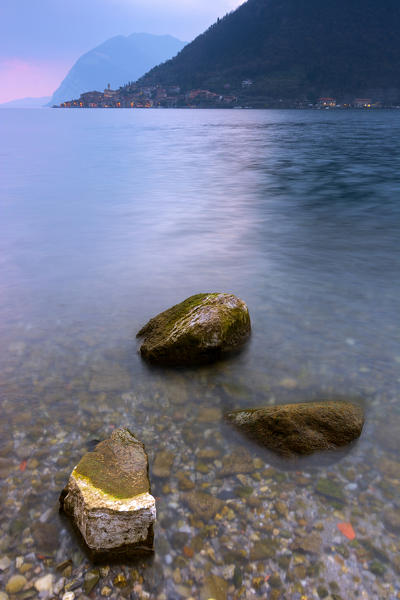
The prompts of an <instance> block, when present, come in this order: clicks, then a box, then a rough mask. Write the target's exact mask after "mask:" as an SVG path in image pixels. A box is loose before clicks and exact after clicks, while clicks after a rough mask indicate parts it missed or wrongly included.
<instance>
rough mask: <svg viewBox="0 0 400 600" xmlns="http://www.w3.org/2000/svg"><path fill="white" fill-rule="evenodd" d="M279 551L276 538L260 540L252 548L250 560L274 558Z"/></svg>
mask: <svg viewBox="0 0 400 600" xmlns="http://www.w3.org/2000/svg"><path fill="white" fill-rule="evenodd" d="M276 551H277V542H276V540H258V541H256V542H255V543H254V545H253V547H252V548H250V561H257V560H265V559H268V558H274V557H275V555H276Z"/></svg>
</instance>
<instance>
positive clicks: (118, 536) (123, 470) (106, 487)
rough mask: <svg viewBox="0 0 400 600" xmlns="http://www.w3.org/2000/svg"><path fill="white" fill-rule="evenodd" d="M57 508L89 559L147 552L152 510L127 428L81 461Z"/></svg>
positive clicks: (142, 465)
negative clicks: (63, 515) (77, 536)
mask: <svg viewBox="0 0 400 600" xmlns="http://www.w3.org/2000/svg"><path fill="white" fill-rule="evenodd" d="M60 503H61V507H62V509H63V510H64V512H65V513H66V514H67V515H68V516H70V517H71V518H72V520H73V523H74V525H75V527H76V529H77V530H78V531H79V532H80V535H81V536H82V539H83V542H84V544H85V547H86V550H87V552H88V554H89V556H90V557H91V558H92V559H93V560H110V559H114V558H123V557H126V558H128V557H130V556H136V555H137V554H143V553H149V552H152V551H153V537H154V533H153V525H154V522H155V519H156V507H155V498H154V497H153V496H152V495H151V494H150V482H149V478H148V459H147V454H146V451H145V448H144V445H143V444H142V442H140V441H139V440H137V439H136V438H135V437H134V436H133V435H132V433H131V432H130V431H129V430H128V429H116V430H114V431H113V432H112V434H111V436H110V437H109V438H108V439H106V440H104V441H103V442H100V443H98V444H97V445H96V447H95V448H94V450H93V452H87V453H86V454H85V455H84V456H83V457H82V459H81V460H80V462H79V464H78V465H77V466H76V467H75V469H74V470H73V472H72V473H71V475H70V478H69V481H68V484H67V486H66V488H65V489H64V490H63V491H62V493H61V497H60ZM92 580H93V581H94V578H92ZM92 580H91V581H92ZM88 585H89V583H88ZM89 587H90V586H89ZM85 589H86V588H85ZM87 593H88V592H87Z"/></svg>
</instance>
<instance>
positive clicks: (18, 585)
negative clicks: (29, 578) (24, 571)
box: [6, 575, 26, 594]
mask: <svg viewBox="0 0 400 600" xmlns="http://www.w3.org/2000/svg"><path fill="white" fill-rule="evenodd" d="M25 584H26V577H24V576H23V575H13V576H12V577H11V578H10V579H9V580H8V582H7V585H6V592H7V593H8V594H18V592H20V591H21V590H22V589H23V587H24V586H25Z"/></svg>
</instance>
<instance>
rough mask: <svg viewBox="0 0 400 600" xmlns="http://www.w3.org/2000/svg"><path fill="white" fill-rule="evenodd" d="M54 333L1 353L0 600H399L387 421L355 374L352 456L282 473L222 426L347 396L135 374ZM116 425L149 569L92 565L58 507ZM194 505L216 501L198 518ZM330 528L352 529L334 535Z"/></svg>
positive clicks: (90, 342) (110, 354)
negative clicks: (139, 462) (148, 487)
mask: <svg viewBox="0 0 400 600" xmlns="http://www.w3.org/2000/svg"><path fill="white" fill-rule="evenodd" d="M64 333H65V332H60V335H59V337H57V336H56V335H53V337H52V339H51V340H49V339H48V337H47V335H46V331H44V330H40V329H31V330H29V331H25V330H24V334H23V336H22V333H21V341H18V340H17V341H16V340H15V335H14V336H13V339H10V340H9V343H8V346H7V340H5V341H6V348H8V352H6V353H5V355H4V359H2V365H1V367H2V373H3V377H2V385H1V413H2V419H1V424H0V428H1V436H0V439H1V444H0V471H1V483H0V504H1V513H0V589H1V592H0V600H5V599H6V598H7V597H9V598H14V597H15V598H18V599H21V600H27V599H29V598H37V597H40V598H43V599H46V598H49V599H50V598H63V599H64V600H74V598H76V599H79V598H80V599H81V600H83V599H84V598H86V597H91V598H97V597H99V598H100V597H104V598H106V597H109V598H118V597H126V598H135V599H136V598H138V599H140V598H150V599H153V598H154V599H157V600H172V599H179V598H182V599H183V598H185V599H189V598H193V599H195V600H197V599H200V600H203V599H205V600H207V599H208V598H214V599H215V600H224V599H225V598H227V599H236V598H238V599H239V598H244V599H246V600H247V599H249V600H250V599H253V598H254V599H255V598H271V599H274V600H278V599H288V600H289V599H290V600H306V599H308V600H311V599H314V598H315V599H317V598H328V599H332V600H340V599H342V600H352V599H357V598H368V599H372V598H379V599H381V598H382V599H388V600H392V599H395V598H400V583H399V579H400V578H399V573H400V560H399V556H400V540H399V537H398V527H399V510H398V507H397V505H396V502H397V498H398V496H399V492H400V462H399V461H398V450H399V449H398V441H397V435H396V431H398V423H399V420H400V416H399V415H398V413H397V414H396V401H397V398H395V397H393V395H392V394H391V392H390V389H389V390H386V391H385V389H384V386H380V388H379V389H380V391H379V394H378V392H377V390H376V389H374V388H373V387H372V385H371V381H370V380H369V379H368V368H367V367H363V366H362V365H361V366H360V370H359V372H358V373H356V374H354V378H353V380H352V381H350V383H349V380H347V382H345V383H346V386H349V385H350V387H351V389H352V393H353V394H354V395H356V394H357V395H360V396H368V408H367V410H366V413H367V421H366V425H365V428H364V432H363V435H362V438H361V440H360V442H358V443H357V444H356V445H355V446H353V447H352V448H351V449H350V451H349V452H348V453H347V454H343V455H341V456H340V460H339V459H337V460H336V459H335V460H333V461H331V462H330V463H329V464H326V465H324V464H323V463H322V461H321V460H320V459H319V458H317V459H316V460H312V459H304V460H303V459H302V460H301V461H300V460H299V461H298V462H297V463H293V461H288V462H285V461H277V460H276V459H275V458H274V457H273V456H272V455H271V454H269V453H267V452H266V451H264V450H261V449H258V448H256V447H255V446H253V445H251V444H249V443H248V442H246V441H245V440H244V439H243V438H241V437H240V436H239V435H236V434H234V433H233V432H232V431H231V430H230V428H229V427H227V425H226V424H224V422H223V419H222V416H223V413H224V412H225V411H226V410H230V409H232V408H236V407H237V408H240V407H244V406H248V405H252V406H256V405H262V404H274V403H276V402H282V403H283V402H286V401H289V402H290V401H296V400H298V399H304V398H310V399H312V398H316V397H318V395H321V394H325V395H329V394H330V393H333V392H339V393H340V392H344V389H343V390H340V389H338V386H336V387H335V389H334V390H333V388H329V386H327V387H326V388H325V389H324V390H321V389H320V387H319V386H318V381H319V380H320V377H319V376H318V374H317V373H306V372H305V371H304V370H302V372H301V373H295V372H294V370H293V369H292V370H291V371H290V372H289V373H288V372H287V370H285V366H284V365H283V364H282V365H281V368H279V367H278V368H276V369H275V371H274V373H272V374H269V373H266V372H264V371H261V370H257V368H251V366H247V368H245V369H238V368H237V362H235V361H224V362H221V363H218V364H216V365H212V366H210V367H202V368H200V369H197V370H196V371H173V370H153V369H148V368H146V367H143V370H142V371H140V372H139V373H138V372H137V371H136V374H133V373H132V370H131V369H130V366H129V362H128V360H127V355H126V352H124V351H118V350H113V344H112V343H110V348H109V349H108V350H105V349H104V340H103V336H104V331H103V330H100V331H99V332H97V333H96V331H93V332H88V331H87V329H85V330H84V331H83V330H82V331H81V332H80V331H79V329H78V328H77V329H76V331H71V330H70V332H69V333H70V335H71V337H72V338H73V341H74V349H72V347H71V345H70V344H69V343H68V342H67V341H66V337H65V335H64ZM120 334H121V332H120ZM114 335H115V338H116V339H118V332H117V330H115V331H114ZM115 347H116V346H115ZM134 360H138V361H139V358H138V357H135V358H134ZM239 360H240V359H239ZM393 360H394V363H397V362H399V359H398V357H397V358H396V357H394V359H393ZM324 368H325V369H326V365H325V367H324ZM325 376H326V372H325ZM363 377H364V379H363ZM365 377H366V379H365ZM325 379H329V377H328V378H327V377H325ZM332 379H334V373H332ZM378 383H379V382H378ZM342 385H343V387H345V386H344V382H342ZM339 387H340V385H339ZM383 403H385V406H386V407H389V405H390V410H391V418H390V419H389V420H388V419H385V415H383V414H382V411H381V410H380V409H379V407H380V406H382V404H383ZM120 426H127V427H129V428H130V429H131V430H132V431H133V432H134V433H135V435H137V436H138V437H139V438H140V439H141V440H142V441H143V442H144V443H145V446H146V450H147V452H148V454H149V460H150V479H151V484H152V493H153V494H154V496H155V497H156V499H157V513H158V519H157V525H156V530H155V554H154V556H153V557H152V558H150V559H146V560H144V559H143V560H138V561H136V562H133V563H130V564H125V565H121V564H111V565H100V566H94V565H93V564H91V563H90V561H89V560H88V559H87V557H86V556H85V554H84V552H83V551H82V549H81V548H80V547H79V545H78V543H77V540H76V537H75V534H74V532H73V531H72V530H71V528H70V526H69V523H68V521H67V519H65V518H64V517H63V516H60V515H59V512H58V496H59V493H60V491H61V489H62V488H63V486H64V485H65V483H66V482H67V480H68V476H69V474H70V472H71V470H72V468H73V467H74V465H75V464H76V463H77V462H78V461H79V459H80V457H81V456H82V454H83V453H84V452H85V451H87V449H91V446H92V445H93V443H95V440H99V439H104V438H105V437H107V436H108V435H109V434H110V433H111V431H112V430H113V428H115V427H120ZM201 494H210V495H211V496H212V497H213V498H214V500H213V501H211V500H209V501H208V502H206V506H205V505H204V498H203V497H202V496H201ZM341 523H350V524H351V528H350V530H349V529H346V528H345V531H346V534H345V533H342V531H341V530H340V529H339V527H338V525H340V524H341ZM349 532H350V533H349ZM352 532H354V536H355V537H354V539H349V537H350V538H351V537H353V535H352Z"/></svg>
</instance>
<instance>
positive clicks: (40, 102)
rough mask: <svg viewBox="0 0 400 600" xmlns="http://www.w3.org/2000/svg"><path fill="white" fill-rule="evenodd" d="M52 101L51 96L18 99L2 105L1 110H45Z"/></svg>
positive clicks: (0, 105)
mask: <svg viewBox="0 0 400 600" xmlns="http://www.w3.org/2000/svg"><path fill="white" fill-rule="evenodd" d="M49 100H50V97H49V96H44V97H43V98H18V99H17V100H10V101H9V102H4V103H3V104H0V108H43V107H45V106H46V105H47V104H48V102H49Z"/></svg>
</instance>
